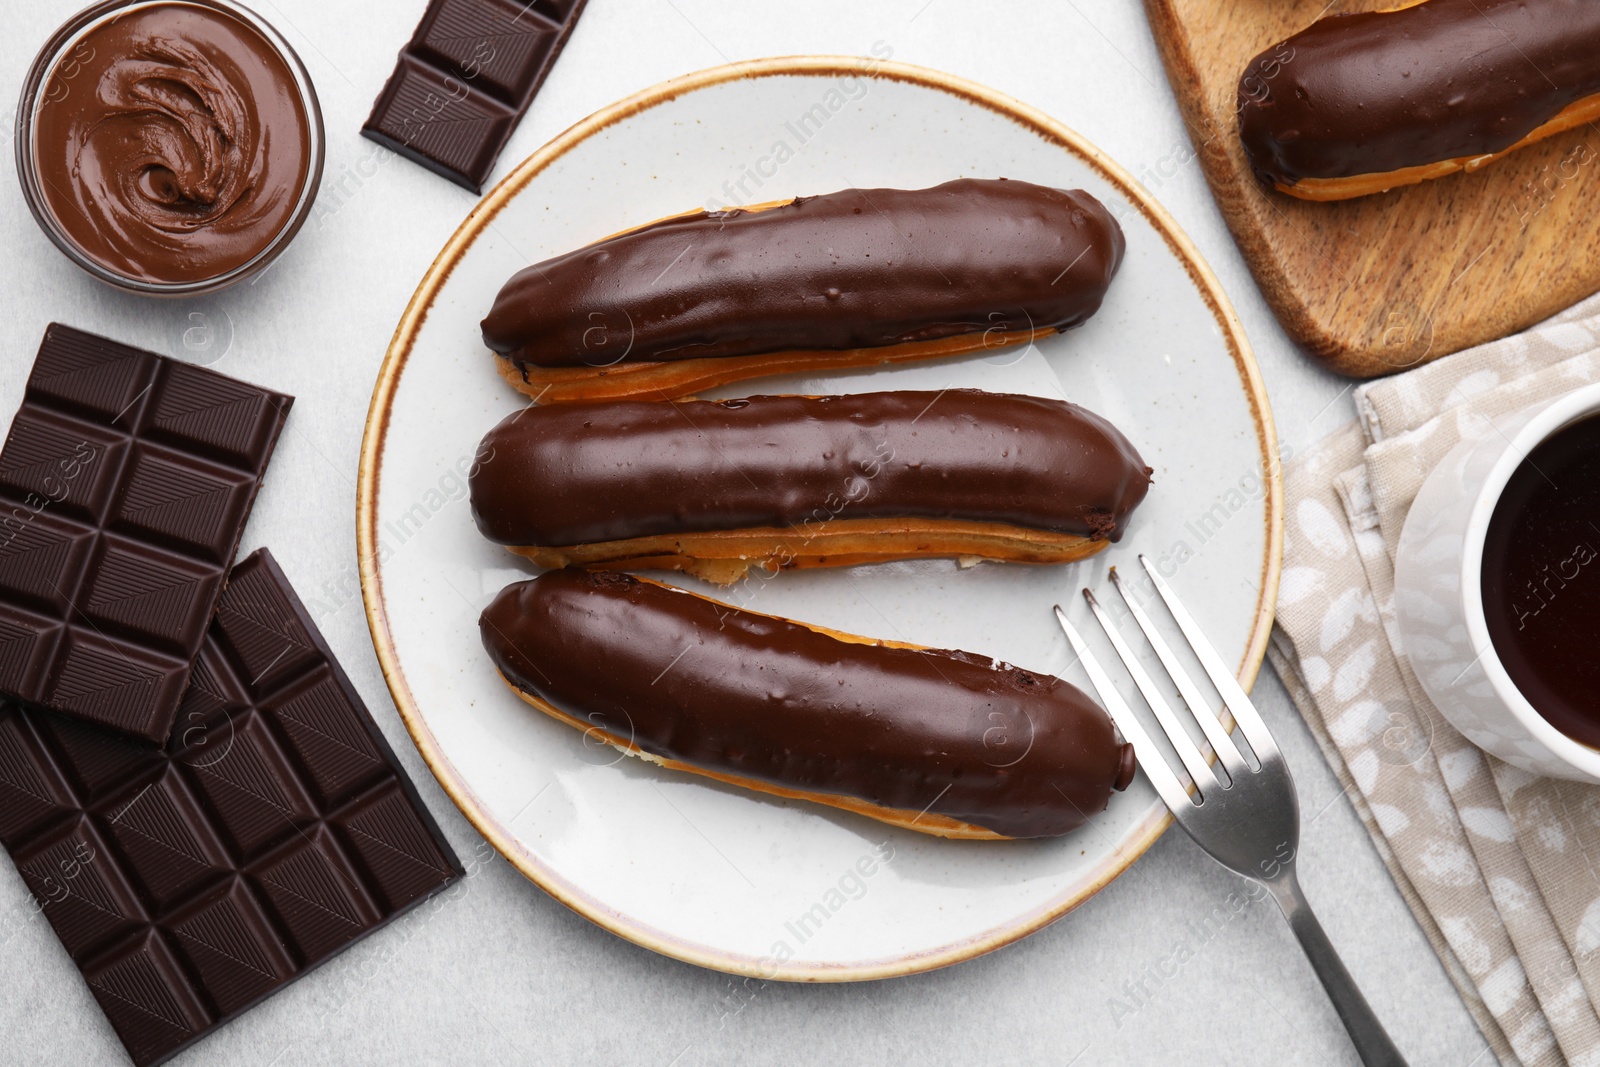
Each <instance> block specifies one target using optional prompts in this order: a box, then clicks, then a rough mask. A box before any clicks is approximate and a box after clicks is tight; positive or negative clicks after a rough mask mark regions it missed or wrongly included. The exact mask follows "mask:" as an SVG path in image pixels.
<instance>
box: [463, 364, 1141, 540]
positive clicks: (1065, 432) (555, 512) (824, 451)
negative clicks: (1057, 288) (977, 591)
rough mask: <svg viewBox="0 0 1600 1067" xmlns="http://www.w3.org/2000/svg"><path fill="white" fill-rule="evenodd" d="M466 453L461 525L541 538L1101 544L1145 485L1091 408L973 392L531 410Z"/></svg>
mask: <svg viewBox="0 0 1600 1067" xmlns="http://www.w3.org/2000/svg"><path fill="white" fill-rule="evenodd" d="M478 455H479V456H481V457H485V458H484V459H483V460H482V461H481V462H479V463H478V465H477V466H476V467H475V468H474V470H473V473H472V478H471V482H472V511H473V515H474V517H475V518H476V519H477V522H478V529H479V530H481V531H482V532H483V535H484V536H485V537H487V538H489V539H490V540H491V541H496V542H498V543H500V544H507V545H537V546H544V547H553V546H564V545H578V544H588V543H593V542H599V541H617V540H622V539H625V538H631V537H646V536H650V535H654V534H666V533H689V532H699V531H707V530H738V529H747V528H750V527H766V526H779V527H785V526H793V527H796V528H802V527H803V526H804V524H806V523H807V522H808V521H809V522H812V523H815V522H821V521H826V520H828V519H832V518H835V517H839V518H870V517H901V518H904V517H921V518H940V519H971V520H975V521H981V522H993V523H1003V524H1007V525H1014V526H1022V527H1026V528H1029V529H1036V530H1051V531H1055V532H1059V533H1068V534H1077V535H1079V536H1084V537H1092V538H1095V539H1103V538H1109V539H1111V540H1113V541H1115V540H1118V539H1119V538H1120V537H1121V536H1122V532H1123V530H1124V529H1125V528H1126V526H1127V521H1128V516H1129V514H1130V513H1131V512H1132V511H1133V509H1134V508H1135V507H1137V506H1138V504H1139V502H1140V501H1142V500H1143V499H1144V495H1145V492H1146V490H1147V489H1148V488H1149V486H1150V473H1149V472H1150V468H1148V467H1146V466H1145V465H1144V461H1143V460H1142V459H1140V458H1139V454H1138V452H1136V451H1134V448H1133V445H1131V444H1129V443H1128V440H1127V438H1125V437H1123V436H1122V434H1121V433H1119V432H1118V431H1117V429H1116V428H1115V427H1114V426H1112V425H1111V424H1110V423H1109V422H1107V421H1106V420H1104V419H1102V418H1101V417H1100V416H1098V415H1096V414H1094V413H1093V412H1090V411H1087V410H1085V409H1083V408H1081V407H1078V406H1077V405H1076V404H1068V403H1065V402H1063V401H1060V400H1045V399H1041V398H1039V397H1032V396H1011V395H1006V394H1001V393H985V392H980V391H978V390H975V389H948V390H945V391H944V392H893V393H859V394H854V395H850V396H823V397H803V396H754V397H749V398H746V399H743V400H723V401H708V400H698V401H685V402H680V403H672V404H662V403H643V402H618V403H591V404H557V405H553V406H547V407H534V408H528V409H525V410H522V411H518V412H516V413H514V414H512V415H510V416H508V417H507V418H506V419H505V420H504V421H502V422H501V423H500V425H498V426H496V427H495V428H494V429H493V430H491V431H489V434H488V436H486V437H485V438H484V440H483V445H482V447H481V448H480V449H479V451H478Z"/></svg>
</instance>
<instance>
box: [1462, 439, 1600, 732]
mask: <svg viewBox="0 0 1600 1067" xmlns="http://www.w3.org/2000/svg"><path fill="white" fill-rule="evenodd" d="M1483 611H1484V616H1485V618H1486V620H1487V622H1488V624H1489V636H1490V639H1491V640H1492V641H1493V642H1494V648H1495V652H1496V653H1498V654H1499V656H1500V661H1501V662H1502V663H1503V664H1504V665H1505V668H1506V672H1507V673H1508V674H1510V675H1511V680H1512V681H1513V682H1515V683H1516V685H1517V689H1518V690H1520V691H1521V692H1522V695H1523V696H1525V697H1527V699H1528V703H1530V704H1532V705H1533V706H1534V709H1535V710H1537V711H1538V712H1539V714H1540V715H1542V716H1544V718H1545V719H1546V720H1547V721H1548V722H1549V723H1550V724H1551V725H1552V726H1554V727H1555V728H1556V729H1558V730H1560V731H1561V732H1562V733H1564V734H1566V735H1567V736H1568V737H1571V738H1573V739H1574V740H1576V741H1581V742H1583V743H1584V744H1586V745H1590V746H1592V747H1595V748H1600V415H1590V416H1588V417H1586V418H1584V419H1581V420H1579V421H1578V422H1575V423H1572V424H1571V425H1569V426H1567V427H1565V428H1564V429H1561V430H1559V431H1557V432H1556V433H1555V434H1553V435H1552V436H1551V437H1549V438H1548V439H1547V440H1545V441H1544V442H1542V443H1541V444H1540V445H1539V446H1538V447H1537V448H1535V449H1534V450H1533V451H1532V452H1530V453H1529V454H1528V456H1527V458H1526V459H1524V460H1523V461H1522V464H1521V466H1519V467H1518V468H1517V469H1516V471H1515V472H1514V473H1513V474H1512V475H1511V480H1510V481H1509V482H1508V483H1506V488H1505V491H1504V492H1502V493H1501V494H1500V501H1499V503H1497V504H1496V505H1495V510H1494V515H1493V517H1491V518H1490V520H1489V532H1488V535H1487V537H1486V538H1485V541H1484V546H1483Z"/></svg>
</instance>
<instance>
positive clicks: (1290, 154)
mask: <svg viewBox="0 0 1600 1067" xmlns="http://www.w3.org/2000/svg"><path fill="white" fill-rule="evenodd" d="M1595 93H1600V4H1596V3H1594V2H1593V0H1427V2H1425V3H1421V4H1417V5H1415V6H1414V7H1407V8H1402V9H1400V10H1397V11H1384V12H1373V13H1368V14H1357V15H1332V16H1329V17H1327V18H1324V19H1320V20H1318V21H1317V22H1314V23H1312V24H1311V25H1310V26H1309V27H1307V28H1306V29H1305V30H1302V31H1301V32H1300V33H1297V34H1295V35H1294V36H1293V37H1290V38H1289V39H1288V40H1287V41H1284V42H1282V43H1281V44H1278V45H1275V46H1273V47H1272V48H1269V49H1267V50H1266V51H1265V52H1263V53H1261V55H1259V56H1257V57H1256V58H1255V59H1254V60H1252V61H1251V63H1250V65H1249V66H1248V67H1247V68H1246V69H1245V72H1244V75H1243V77H1242V78H1241V79H1240V82H1239V135H1240V137H1241V138H1242V140H1243V142H1244V149H1245V153H1246V154H1247V155H1248V156H1249V158H1250V165H1251V167H1252V168H1254V170H1255V172H1256V174H1257V176H1259V177H1260V178H1261V179H1262V180H1263V181H1266V182H1269V183H1275V184H1280V185H1292V184H1294V183H1295V182H1297V181H1299V180H1301V179H1302V178H1346V177H1351V176H1354V175H1358V174H1384V173H1388V172H1389V171H1394V170H1400V169H1401V168H1404V167H1414V166H1421V165H1423V164H1426V163H1437V162H1440V161H1441V160H1447V159H1460V158H1464V157H1470V156H1480V155H1489V154H1492V153H1495V152H1501V151H1504V150H1505V149H1507V148H1510V147H1511V146H1512V145H1514V144H1516V143H1517V142H1518V141H1520V140H1522V138H1524V137H1526V136H1527V135H1528V134H1529V133H1531V132H1532V131H1533V130H1535V129H1536V128H1538V127H1539V126H1541V125H1543V124H1544V123H1545V122H1547V121H1548V120H1550V119H1552V118H1554V117H1555V116H1556V114H1557V113H1559V112H1560V111H1561V110H1562V109H1563V108H1565V107H1567V105H1569V104H1572V103H1574V102H1576V101H1578V100H1581V99H1583V98H1584V97H1586V96H1592V95H1594V94H1595Z"/></svg>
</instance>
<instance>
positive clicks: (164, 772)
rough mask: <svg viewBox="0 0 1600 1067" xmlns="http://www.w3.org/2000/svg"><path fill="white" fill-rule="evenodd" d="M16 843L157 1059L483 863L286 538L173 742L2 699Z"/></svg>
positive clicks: (253, 587) (223, 640)
mask: <svg viewBox="0 0 1600 1067" xmlns="http://www.w3.org/2000/svg"><path fill="white" fill-rule="evenodd" d="M0 843H3V844H4V845H5V847H6V848H7V849H8V850H10V852H11V856H12V858H13V859H14V860H15V861H16V864H17V868H18V870H19V871H21V873H22V877H23V880H24V881H25V882H26V883H27V885H28V888H29V889H30V890H31V891H32V892H33V895H34V897H35V898H36V899H37V900H38V902H39V906H40V909H41V910H42V912H43V914H44V915H45V917H46V918H47V919H49V921H50V924H51V926H52V927H53V928H54V929H55V931H56V935H57V936H58V937H59V938H60V939H61V943H62V945H63V946H64V947H65V948H66V950H67V952H68V954H69V955H71V957H72V958H73V960H74V962H76V963H77V964H78V967H79V968H80V969H81V970H82V972H83V976H84V979H85V981H87V982H88V983H89V988H90V989H91V990H92V991H93V992H94V995H95V998H96V999H97V1000H98V1001H99V1002H100V1005H101V1007H102V1008H103V1009H104V1011H105V1013H106V1016H107V1018H108V1019H109V1020H110V1021H111V1025H112V1027H113V1028H114V1029H115V1030H116V1032H117V1035H118V1037H120V1038H121V1039H122V1042H123V1044H124V1045H125V1046H126V1047H127V1050H128V1054H129V1055H130V1056H131V1057H132V1058H133V1061H134V1062H135V1063H136V1064H140V1065H141V1067H143V1065H147V1064H154V1063H159V1062H161V1061H162V1060H165V1059H166V1058H167V1057H169V1056H171V1055H173V1054H174V1053H176V1052H177V1051H178V1050H179V1049H181V1048H183V1047H185V1046H187V1045H188V1044H190V1043H191V1042H193V1041H196V1040H198V1039H199V1038H201V1037H203V1036H205V1035H206V1034H207V1033H209V1032H210V1031H212V1030H213V1029H215V1028H216V1027H217V1026H220V1025H221V1024H222V1023H224V1022H226V1021H227V1020H228V1019H230V1018H232V1017H234V1016H236V1015H238V1014H239V1013H240V1012H242V1011H244V1010H245V1009H247V1008H249V1007H250V1006H251V1005H253V1004H255V1003H256V1002H257V1001H259V1000H261V999H262V998H263V997H266V996H269V995H270V994H272V993H274V992H276V991H277V990H278V989H280V988H282V987H283V986H284V985H286V984H288V983H289V982H291V981H293V980H294V979H295V978H297V977H298V976H300V975H302V974H304V973H306V972H307V971H308V970H310V969H311V968H313V967H315V966H317V965H318V964H320V963H322V962H323V961H325V960H327V959H328V958H329V957H331V956H332V955H333V954H335V953H337V952H338V951H340V950H341V949H343V948H345V947H346V946H348V945H350V944H351V943H352V942H354V941H355V940H357V939H358V938H361V937H363V936H365V935H366V934H368V933H371V932H372V931H373V930H375V929H377V928H378V927H380V926H382V925H384V924H385V923H387V922H389V921H390V920H392V919H393V918H395V917H396V916H397V915H399V914H401V913H402V912H404V911H405V910H406V909H408V908H410V907H412V906H414V905H416V904H418V903H420V902H421V901H422V900H423V899H425V898H426V897H428V896H429V895H431V894H433V893H435V892H437V891H438V890H440V889H442V888H443V887H445V886H446V885H448V884H450V883H451V882H453V881H454V880H455V879H456V878H458V877H459V876H460V875H461V873H462V872H461V865H460V863H459V862H458V861H457V860H456V857H455V854H454V853H453V852H452V851H451V849H450V846H449V845H448V844H447V843H446V842H445V840H444V838H443V836H442V835H441V834H440V832H439V828H438V826H437V825H435V823H434V822H433V820H432V818H431V817H430V816H429V815H428V813H427V810H426V809H425V808H424V807H423V806H422V802H421V801H420V800H419V799H418V798H417V794H416V791H415V789H414V788H413V787H412V785H411V783H410V781H408V780H407V778H406V776H405V772H404V771H402V770H401V768H400V765H399V763H398V762H397V761H396V759H395V757H394V753H393V751H391V750H390V748H389V746H388V744H387V743H386V742H385V741H384V738H383V735H382V734H381V733H380V732H379V730H378V727H377V725H376V724H375V723H374V722H373V721H372V716H371V714H370V713H369V712H368V711H367V709H366V707H365V706H364V705H363V704H362V702H361V699H360V697H358V696H357V695H356V692H355V690H354V689H353V688H352V687H351V685H350V682H349V679H348V678H346V677H345V674H344V671H343V670H341V669H340V667H339V664H338V663H337V662H336V661H335V660H334V658H333V654H332V653H331V652H330V651H329V650H328V646H327V644H326V643H325V642H324V641H323V639H322V636H321V634H319V633H318V632H317V630H316V628H315V626H314V625H313V624H312V622H311V619H310V617H309V616H308V615H307V614H306V611H305V608H304V607H303V606H302V605H301V604H300V601H299V599H298V598H297V597H296V596H295V594H294V591H293V590H292V589H291V588H290V586H289V583H288V580H287V579H286V578H285V577H284V575H283V572H282V571H281V570H279V568H278V565H277V563H276V562H275V561H274V560H273V558H272V557H271V556H270V555H269V554H268V553H267V551H266V550H265V549H262V550H260V551H258V552H256V553H254V554H253V555H251V556H250V557H249V558H247V559H245V560H243V561H242V562H240V563H239V565H238V566H236V567H235V568H234V569H233V573H232V575H231V576H230V578H229V584H228V588H227V591H226V592H225V593H224V594H223V596H222V602H221V604H220V605H219V607H218V609H217V615H216V619H215V620H214V621H213V622H212V624H211V626H210V629H209V630H208V632H207V635H206V640H205V645H204V648H203V649H202V650H201V654H200V658H199V660H198V662H197V664H196V666H195V669H194V676H193V682H192V683H191V684H190V686H189V689H188V692H187V693H186V694H185V695H184V699H183V707H182V712H181V717H180V720H179V726H178V728H177V729H176V730H174V732H173V735H172V740H171V741H170V742H169V743H168V745H167V746H166V748H165V749H157V748H151V747H149V746H147V745H144V744H142V743H140V742H138V741H135V740H133V739H131V738H128V737H125V736H123V735H120V734H116V733H112V732H111V731H109V730H106V729H103V728H101V727H98V726H93V725H90V724H88V723H82V722H78V721H75V720H73V719H69V718H67V717H65V716H61V715H56V714H53V713H51V712H47V711H41V710H32V709H26V708H24V707H22V706H21V705H16V704H3V705H0Z"/></svg>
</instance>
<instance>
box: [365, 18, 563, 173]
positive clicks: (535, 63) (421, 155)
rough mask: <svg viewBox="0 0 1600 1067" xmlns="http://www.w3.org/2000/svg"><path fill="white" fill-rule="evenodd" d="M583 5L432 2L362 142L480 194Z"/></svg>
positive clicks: (403, 51)
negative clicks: (388, 150) (372, 143)
mask: <svg viewBox="0 0 1600 1067" xmlns="http://www.w3.org/2000/svg"><path fill="white" fill-rule="evenodd" d="M584 3H585V0H431V2H430V3H429V4H428V10H427V12H426V13H425V14H424V15H423V16H422V22H421V24H420V25H418V26H417V32H416V33H415V34H414V35H412V38H411V40H410V41H409V42H408V43H407V44H406V46H405V47H404V48H403V49H401V51H400V59H399V62H398V63H397V65H396V66H395V69H394V73H393V74H392V75H390V76H389V81H388V84H386V85H385V86H384V87H383V92H381V93H379V94H378V100H377V103H375V104H373V106H372V114H371V116H370V117H368V119H367V123H366V125H365V126H363V127H362V128H361V132H362V133H363V134H365V135H366V136H367V137H370V138H371V139H372V140H374V141H377V142H378V143H379V144H382V145H386V146H388V147H389V148H392V149H394V151H396V152H398V153H400V154H401V155H403V156H405V157H406V158H407V159H410V160H413V161H415V162H417V163H421V164H422V165H423V166H424V167H427V168H428V169H429V170H431V171H434V172H435V173H437V174H442V175H444V176H445V177H446V178H449V179H450V180H451V181H453V182H455V183H456V184H457V185H463V186H466V187H467V188H468V189H471V190H472V191H473V192H475V193H477V192H482V191H483V183H484V182H485V181H486V180H488V177H489V172H490V171H492V170H493V169H494V164H495V160H496V159H498V158H499V157H500V150H501V149H502V148H504V147H505V146H506V142H507V141H509V140H510V139H511V134H512V131H514V130H515V129H516V128H517V123H519V122H521V121H522V116H523V114H524V113H525V112H526V111H527V110H528V105H529V104H532V103H533V98H534V95H535V94H536V93H538V91H539V86H540V85H542V84H544V79H545V76H546V75H547V74H549V73H550V68H551V67H553V66H555V62H556V57H557V56H559V55H560V54H561V49H562V47H563V46H565V45H566V43H567V38H568V37H569V36H571V35H572V28H573V27H574V26H576V25H577V24H578V16H579V15H580V14H582V13H583V5H584Z"/></svg>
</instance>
